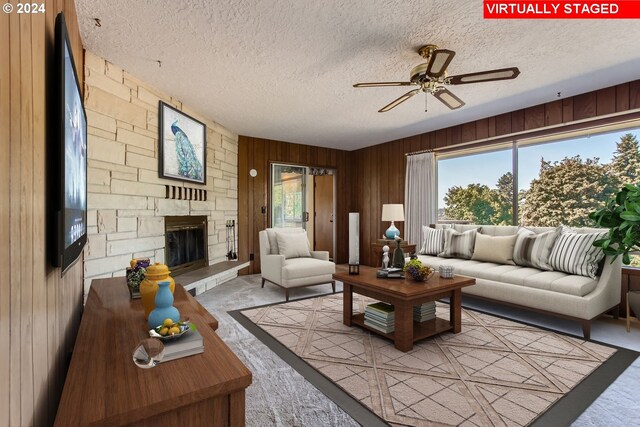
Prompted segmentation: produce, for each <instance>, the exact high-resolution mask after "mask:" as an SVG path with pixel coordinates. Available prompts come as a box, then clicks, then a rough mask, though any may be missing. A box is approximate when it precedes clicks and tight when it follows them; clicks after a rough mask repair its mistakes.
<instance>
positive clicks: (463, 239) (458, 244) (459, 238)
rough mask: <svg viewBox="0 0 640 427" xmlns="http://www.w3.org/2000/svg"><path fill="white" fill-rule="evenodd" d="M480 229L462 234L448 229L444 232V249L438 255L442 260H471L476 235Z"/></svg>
mask: <svg viewBox="0 0 640 427" xmlns="http://www.w3.org/2000/svg"><path fill="white" fill-rule="evenodd" d="M478 231H480V228H473V229H471V230H467V231H465V232H464V233H458V232H457V231H455V230H453V229H451V228H448V229H445V230H444V249H443V250H442V252H440V253H439V254H438V256H440V257H443V258H463V259H471V257H472V256H473V247H474V245H475V243H476V233H477V232H478Z"/></svg>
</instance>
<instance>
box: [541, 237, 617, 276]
mask: <svg viewBox="0 0 640 427" xmlns="http://www.w3.org/2000/svg"><path fill="white" fill-rule="evenodd" d="M607 234H608V233H607V232H606V231H602V232H597V233H576V232H575V231H573V230H572V229H570V228H569V227H564V228H563V229H562V233H561V234H560V236H559V237H558V239H557V240H556V243H555V245H553V250H552V251H551V256H550V257H549V264H551V267H553V269H554V270H558V271H563V272H565V273H569V274H578V275H580V276H587V277H591V278H592V279H595V278H596V272H597V271H598V263H599V262H600V261H601V260H602V259H603V258H604V252H602V248H597V247H595V246H593V242H595V241H596V240H600V239H604V238H605V237H606V236H607Z"/></svg>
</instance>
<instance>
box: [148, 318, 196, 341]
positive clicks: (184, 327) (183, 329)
mask: <svg viewBox="0 0 640 427" xmlns="http://www.w3.org/2000/svg"><path fill="white" fill-rule="evenodd" d="M178 327H179V328H180V332H179V333H177V334H173V335H161V334H160V330H161V329H162V328H163V326H162V325H160V326H157V327H155V328H153V329H149V336H150V337H151V338H158V339H159V340H160V341H164V342H167V341H174V340H177V339H179V338H181V337H182V336H184V335H185V334H186V333H187V332H189V331H190V330H191V329H195V328H194V327H193V324H192V323H186V322H178Z"/></svg>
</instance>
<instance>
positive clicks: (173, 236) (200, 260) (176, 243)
mask: <svg viewBox="0 0 640 427" xmlns="http://www.w3.org/2000/svg"><path fill="white" fill-rule="evenodd" d="M164 236H165V246H164V248H165V249H164V252H165V254H164V255H165V258H164V259H165V263H166V264H167V266H168V267H169V270H171V275H172V276H177V275H179V274H182V273H185V272H187V271H191V270H195V269H197V268H202V267H206V266H207V265H208V262H207V217H206V216H167V217H165V218H164Z"/></svg>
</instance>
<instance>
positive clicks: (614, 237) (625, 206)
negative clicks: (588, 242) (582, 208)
mask: <svg viewBox="0 0 640 427" xmlns="http://www.w3.org/2000/svg"><path fill="white" fill-rule="evenodd" d="M589 218H590V219H592V220H593V221H595V222H596V224H597V225H598V226H599V227H603V228H608V229H609V235H608V236H607V237H605V238H604V239H600V240H596V241H595V242H593V245H594V246H597V247H600V248H602V250H603V252H604V253H605V255H610V256H613V259H614V260H615V259H616V258H617V257H618V256H620V255H622V263H623V264H626V265H628V264H630V263H631V256H630V255H629V253H630V252H634V251H638V250H640V187H638V186H636V185H632V184H626V185H625V186H624V187H623V188H622V190H620V191H619V192H618V193H617V194H616V195H615V196H613V197H611V198H610V199H609V200H608V201H607V204H606V205H605V207H603V208H602V209H598V210H597V211H595V212H592V213H590V214H589Z"/></svg>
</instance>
